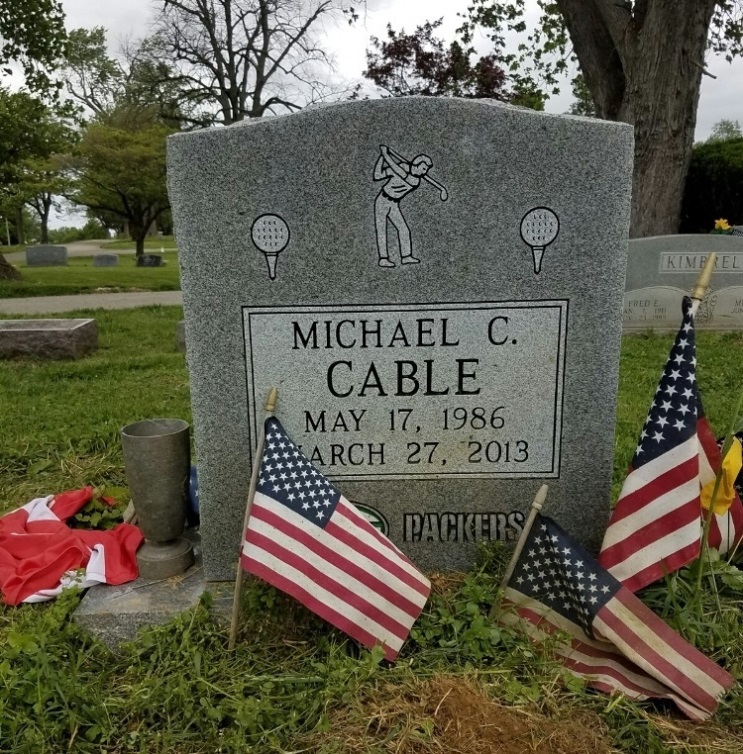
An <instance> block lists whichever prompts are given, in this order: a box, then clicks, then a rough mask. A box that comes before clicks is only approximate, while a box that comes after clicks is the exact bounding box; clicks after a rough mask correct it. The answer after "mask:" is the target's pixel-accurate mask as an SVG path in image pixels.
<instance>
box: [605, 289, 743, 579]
mask: <svg viewBox="0 0 743 754" xmlns="http://www.w3.org/2000/svg"><path fill="white" fill-rule="evenodd" d="M692 307H693V304H692V302H691V299H689V298H685V299H684V303H683V313H684V317H683V322H682V323H681V329H680V330H679V332H678V334H677V335H676V340H675V341H674V344H673V348H672V349H671V353H670V354H669V356H668V361H667V362H666V366H665V369H664V370H663V374H662V376H661V379H660V382H659V384H658V388H657V390H656V391H655V398H654V399H653V403H652V405H651V406H650V411H649V412H648V415H647V419H646V420H645V425H644V426H643V429H642V433H641V434H640V440H639V442H638V444H637V448H636V450H635V455H634V457H633V459H632V463H631V465H630V471H629V474H628V475H627V478H626V479H625V481H624V485H623V486H622V491H621V493H620V494H619V500H618V501H617V504H616V507H615V508H614V510H613V511H612V514H611V518H610V520H609V526H608V528H607V530H606V533H605V534H604V541H603V543H602V545H601V553H600V555H599V562H600V563H601V565H602V566H603V567H604V568H606V570H607V571H609V573H611V574H612V575H613V576H614V577H615V578H617V579H618V580H619V581H621V582H622V583H623V584H624V586H626V587H627V588H628V589H629V590H630V591H632V592H636V591H637V590H638V589H642V588H643V587H644V586H647V585H648V584H651V583H653V582H654V581H657V580H658V579H661V578H663V577H664V576H665V575H666V574H669V573H673V571H676V570H678V569H679V568H682V567H683V566H685V565H686V564H687V563H690V562H691V561H693V560H695V559H696V558H698V557H699V555H700V552H701V534H702V517H703V516H705V515H706V511H705V510H703V509H702V508H701V502H700V490H701V488H702V486H704V485H705V484H707V483H708V482H709V481H711V480H714V478H715V473H716V472H717V469H718V468H719V467H720V463H721V458H720V451H719V448H718V447H717V443H716V441H715V436H714V434H713V433H712V430H711V428H710V426H709V423H708V421H707V418H706V416H705V415H704V410H703V408H702V401H701V398H700V396H699V391H698V390H697V384H696V364H697V359H696V340H695V332H694V314H693V310H692ZM741 536H743V504H741V501H740V498H739V497H738V496H737V495H736V497H735V499H734V500H733V503H732V505H731V506H730V508H729V510H728V511H726V512H725V513H721V514H713V516H712V521H711V526H710V532H709V544H710V545H711V546H712V547H715V548H717V549H718V550H719V551H720V552H723V553H724V552H727V551H728V550H731V549H732V548H733V547H734V546H735V544H736V543H737V542H738V540H739V539H740V538H741Z"/></svg>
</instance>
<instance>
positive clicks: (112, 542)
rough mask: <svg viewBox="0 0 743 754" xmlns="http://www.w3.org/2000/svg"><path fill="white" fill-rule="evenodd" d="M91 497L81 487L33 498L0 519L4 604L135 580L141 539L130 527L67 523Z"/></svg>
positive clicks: (0, 585)
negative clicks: (99, 527) (91, 527)
mask: <svg viewBox="0 0 743 754" xmlns="http://www.w3.org/2000/svg"><path fill="white" fill-rule="evenodd" d="M92 499H93V488H92V487H85V488H84V489H81V490H72V491H70V492H64V493H62V494H59V495H49V496H47V497H41V498H35V499H34V500H31V502H29V503H26V505H24V506H22V507H21V508H18V509H16V510H14V511H12V512H10V513H8V514H6V515H5V516H3V517H2V518H0V591H1V592H2V596H3V601H4V602H5V603H6V604H8V605H18V604H21V603H22V602H44V601H46V600H50V599H53V598H54V597H57V596H58V595H59V594H60V593H61V592H62V590H63V589H66V588H69V587H72V586H78V587H82V588H86V587H89V586H93V585H94V584H124V583H126V582H127V581H132V580H134V579H135V578H137V575H138V573H139V571H138V568H137V557H136V553H137V550H138V549H139V546H140V545H141V544H142V542H143V540H144V537H143V536H142V532H141V531H140V530H139V529H138V528H137V527H136V526H133V525H132V524H119V526H117V527H116V528H115V529H112V530H110V531H99V530H84V529H72V528H70V527H69V526H67V523H66V522H67V520H68V519H69V518H71V517H72V516H74V515H75V514H76V513H77V512H78V511H80V510H81V509H82V508H83V507H84V506H85V505H86V504H87V503H89V502H90V501H91V500H92Z"/></svg>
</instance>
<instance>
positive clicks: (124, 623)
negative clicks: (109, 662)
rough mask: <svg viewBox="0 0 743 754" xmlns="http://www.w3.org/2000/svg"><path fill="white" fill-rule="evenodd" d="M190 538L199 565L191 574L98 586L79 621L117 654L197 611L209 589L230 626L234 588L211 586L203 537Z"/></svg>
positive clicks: (215, 607) (77, 616) (214, 605)
mask: <svg viewBox="0 0 743 754" xmlns="http://www.w3.org/2000/svg"><path fill="white" fill-rule="evenodd" d="M188 537H189V539H191V540H192V541H193V542H194V549H195V553H196V562H195V564H194V565H193V566H192V567H191V568H189V569H188V571H186V572H185V573H183V574H181V575H180V576H172V577H171V578H169V579H161V580H157V581H153V580H151V579H143V578H141V577H140V578H138V579H137V580H136V581H132V582H130V583H128V584H122V585H121V586H108V585H106V584H101V585H99V586H94V587H92V588H91V589H89V590H88V592H87V594H86V595H85V597H83V599H82V601H81V602H80V605H79V607H78V608H77V610H76V611H75V621H76V622H77V623H78V624H79V625H80V626H82V627H83V628H84V629H86V630H87V631H89V632H90V633H91V634H93V635H94V636H96V637H97V638H99V639H100V640H101V641H102V642H103V643H104V644H106V646H108V647H109V648H110V649H113V650H115V649H116V648H117V647H118V646H119V644H121V643H124V642H129V641H132V640H134V639H135V638H136V635H137V632H138V631H139V630H140V629H142V628H146V627H148V626H155V625H158V626H160V625H164V624H166V623H168V622H169V621H171V620H172V619H173V618H175V617H176V616H177V615H178V614H179V613H182V612H183V611H185V610H190V609H192V608H194V607H195V606H196V605H197V604H198V603H199V600H200V599H201V595H202V594H203V593H204V591H205V590H206V589H207V587H208V589H209V592H211V593H212V595H213V597H214V600H213V603H212V611H213V612H214V613H215V615H217V616H219V617H220V619H223V621H222V622H223V623H224V624H225V625H227V621H228V617H229V615H230V612H231V610H232V594H233V591H232V590H233V586H234V585H233V584H232V583H231V582H230V583H223V584H222V583H210V584H208V585H207V583H206V580H205V578H204V570H203V568H202V567H201V546H200V540H199V536H198V534H197V533H195V532H189V533H188Z"/></svg>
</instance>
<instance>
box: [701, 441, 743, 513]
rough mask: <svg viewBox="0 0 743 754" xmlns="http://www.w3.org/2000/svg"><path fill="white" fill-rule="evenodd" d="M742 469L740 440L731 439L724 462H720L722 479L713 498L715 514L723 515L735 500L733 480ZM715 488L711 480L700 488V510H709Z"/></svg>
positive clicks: (742, 456)
mask: <svg viewBox="0 0 743 754" xmlns="http://www.w3.org/2000/svg"><path fill="white" fill-rule="evenodd" d="M742 467H743V450H742V449H741V444H740V440H739V439H738V438H737V437H735V438H733V444H732V445H731V446H730V450H728V452H727V455H726V456H725V460H724V461H723V462H722V479H721V480H720V486H719V487H718V488H717V495H716V496H715V505H714V509H715V513H716V514H718V515H720V514H721V513H725V512H726V511H727V509H728V508H729V507H730V506H731V505H732V502H733V500H734V499H735V487H734V486H733V485H734V484H735V480H736V479H737V477H738V473H739V472H740V470H741V468H742ZM714 488H715V480H714V479H713V480H712V481H711V482H709V484H705V485H704V487H702V495H701V503H702V508H704V509H705V510H709V506H710V502H711V500H712V490H714Z"/></svg>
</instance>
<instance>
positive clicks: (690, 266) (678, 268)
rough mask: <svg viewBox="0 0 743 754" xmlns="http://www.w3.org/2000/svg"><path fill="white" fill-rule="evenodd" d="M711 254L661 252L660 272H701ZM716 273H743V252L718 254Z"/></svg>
mask: <svg viewBox="0 0 743 754" xmlns="http://www.w3.org/2000/svg"><path fill="white" fill-rule="evenodd" d="M708 256H709V254H701V253H698V254H693V253H691V254H685V253H677V252H661V254H660V269H659V272H681V273H684V272H685V273H690V272H700V271H701V270H702V268H703V267H704V263H705V262H706V261H707V257H708ZM715 273H729V274H737V275H740V274H741V273H743V252H735V251H733V252H718V253H717V259H715Z"/></svg>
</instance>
